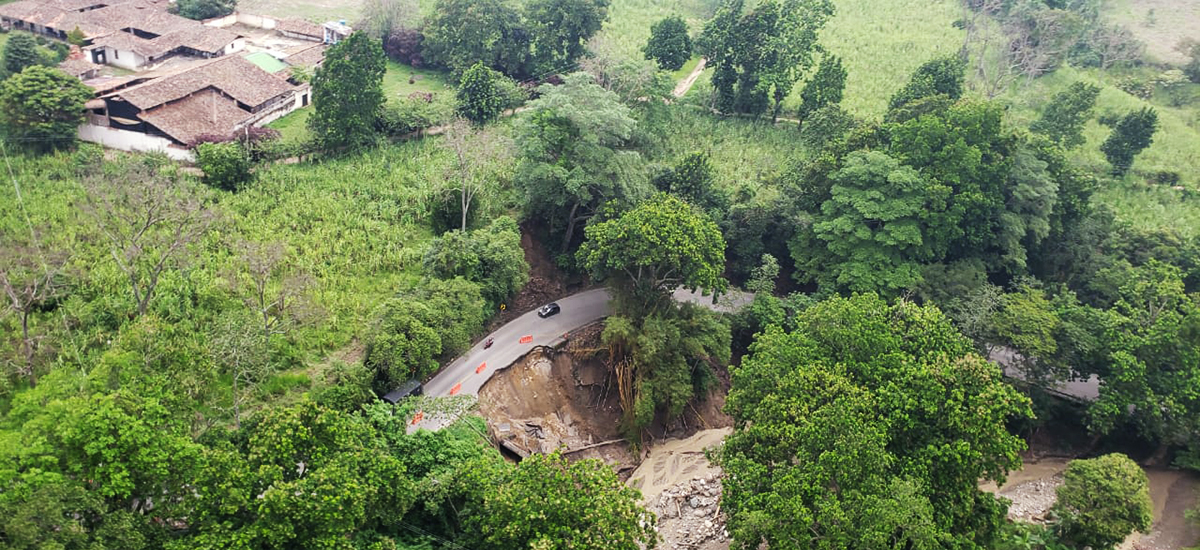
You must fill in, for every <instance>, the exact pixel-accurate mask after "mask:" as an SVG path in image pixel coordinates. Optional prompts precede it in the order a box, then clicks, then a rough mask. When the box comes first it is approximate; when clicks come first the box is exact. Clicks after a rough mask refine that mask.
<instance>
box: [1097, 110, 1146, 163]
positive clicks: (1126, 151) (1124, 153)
mask: <svg viewBox="0 0 1200 550" xmlns="http://www.w3.org/2000/svg"><path fill="white" fill-rule="evenodd" d="M1157 130H1158V113H1157V112H1156V111H1155V110H1154V109H1153V108H1151V107H1143V108H1141V109H1139V110H1137V111H1131V112H1129V113H1127V114H1126V115H1125V116H1123V117H1121V119H1120V120H1119V121H1117V124H1116V126H1114V127H1113V131H1112V133H1111V134H1109V135H1108V139H1106V140H1104V143H1103V144H1101V145H1100V151H1101V152H1103V153H1104V158H1106V159H1108V163H1109V164H1111V165H1112V171H1113V174H1115V175H1118V176H1120V175H1124V174H1125V173H1126V172H1128V171H1129V169H1130V168H1131V167H1132V166H1133V157H1136V156H1137V155H1138V153H1141V152H1142V151H1143V150H1144V149H1145V148H1147V147H1149V146H1150V143H1152V142H1153V141H1154V132H1156V131H1157Z"/></svg>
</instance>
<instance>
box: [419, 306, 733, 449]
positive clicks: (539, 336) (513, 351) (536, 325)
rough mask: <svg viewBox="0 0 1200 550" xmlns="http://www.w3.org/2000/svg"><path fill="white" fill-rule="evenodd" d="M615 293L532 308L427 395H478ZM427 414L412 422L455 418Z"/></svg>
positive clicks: (453, 367) (601, 311) (600, 309)
mask: <svg viewBox="0 0 1200 550" xmlns="http://www.w3.org/2000/svg"><path fill="white" fill-rule="evenodd" d="M674 297H675V299H676V300H677V301H680V302H691V303H694V304H699V305H703V306H705V307H708V308H710V309H712V310H714V311H722V312H731V311H736V310H738V309H740V308H741V307H742V306H744V305H746V304H748V303H750V301H751V300H753V299H754V295H752V294H750V293H747V292H741V291H733V292H730V293H729V294H726V295H725V296H722V297H721V298H720V299H719V300H718V301H717V303H716V304H714V303H713V300H712V296H703V295H701V294H699V293H693V292H689V291H687V290H684V289H680V290H677V291H676V292H675V294H674ZM609 298H610V295H609V293H608V289H605V288H598V289H595V290H588V291H584V292H580V293H578V294H572V295H571V296H567V297H566V298H561V299H559V300H557V302H558V305H559V307H561V308H562V311H561V312H560V313H559V314H557V315H554V316H551V317H547V318H545V319H543V318H541V317H538V315H537V311H531V312H529V313H526V314H524V315H522V316H520V317H517V318H516V319H513V320H512V321H509V322H508V323H506V324H505V325H504V326H502V327H500V328H499V329H497V330H496V331H495V332H493V333H491V334H489V335H487V336H486V337H484V338H483V340H480V342H479V343H478V344H475V345H474V346H472V347H471V349H469V350H467V352H466V353H464V354H463V355H461V356H459V357H458V358H457V359H455V360H454V362H452V363H450V364H449V365H447V366H446V368H444V369H442V371H441V372H439V373H438V374H437V375H436V376H434V377H433V378H432V379H431V380H429V382H427V383H426V384H425V395H426V396H429V397H449V396H450V395H451V392H453V395H473V396H478V395H479V389H480V388H482V387H483V385H484V383H486V382H487V381H488V380H489V379H490V378H491V377H492V375H493V374H495V373H496V371H498V370H500V369H504V368H507V367H508V366H509V365H512V364H513V363H515V362H516V361H517V360H518V359H520V358H521V357H522V356H524V355H525V354H526V353H529V350H531V349H533V348H534V347H535V346H554V345H557V344H559V343H561V342H562V338H563V335H565V334H566V333H568V332H571V331H573V330H575V329H579V328H583V327H585V326H587V325H589V324H592V323H594V322H596V321H599V320H600V319H603V318H605V317H608V316H609V315H610V314H611V313H612V310H611V309H610V308H609V305H608V302H609ZM527 336H528V337H530V338H529V341H528V342H525V343H522V342H521V339H522V338H524V337H527ZM488 338H491V339H492V340H493V343H492V347H490V348H488V349H483V342H485V341H487V339H488ZM481 366H482V367H483V368H482V369H480V367H481ZM477 371H478V372H477ZM422 416H423V418H422V420H421V421H420V422H417V423H416V424H415V425H410V426H409V431H413V430H415V429H418V428H426V429H431V430H436V429H438V428H441V427H443V426H445V425H446V424H448V423H449V422H450V421H451V420H452V418H435V417H434V416H433V415H430V416H428V417H425V416H424V415H422Z"/></svg>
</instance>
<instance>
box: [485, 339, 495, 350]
mask: <svg viewBox="0 0 1200 550" xmlns="http://www.w3.org/2000/svg"><path fill="white" fill-rule="evenodd" d="M493 342H495V340H494V339H492V338H488V339H487V340H485V341H484V342H483V349H488V348H490V347H492V343H493Z"/></svg>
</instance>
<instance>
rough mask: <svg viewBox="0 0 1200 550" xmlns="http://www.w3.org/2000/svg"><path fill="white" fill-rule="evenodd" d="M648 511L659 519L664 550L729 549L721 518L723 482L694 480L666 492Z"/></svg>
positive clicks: (709, 478)
mask: <svg viewBox="0 0 1200 550" xmlns="http://www.w3.org/2000/svg"><path fill="white" fill-rule="evenodd" d="M647 508H649V509H650V511H651V512H654V513H655V515H657V516H658V534H659V535H661V536H662V546H661V548H670V549H680V550H683V549H688V550H717V549H726V548H729V533H728V532H726V531H725V516H723V515H721V479H720V476H718V475H715V474H708V475H706V476H703V477H694V478H692V479H690V480H687V481H684V482H681V483H677V484H675V485H672V486H671V487H668V488H667V489H665V490H663V492H661V493H659V495H658V497H657V498H655V499H653V500H652V501H651V502H650V503H648V505H647Z"/></svg>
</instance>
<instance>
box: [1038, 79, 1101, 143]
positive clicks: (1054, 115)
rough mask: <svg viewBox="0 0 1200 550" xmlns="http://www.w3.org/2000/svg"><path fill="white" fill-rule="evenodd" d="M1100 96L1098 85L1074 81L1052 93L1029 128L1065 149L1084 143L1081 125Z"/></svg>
mask: <svg viewBox="0 0 1200 550" xmlns="http://www.w3.org/2000/svg"><path fill="white" fill-rule="evenodd" d="M1099 96H1100V87H1099V86H1096V85H1094V84H1089V83H1087V82H1075V83H1073V84H1071V86H1070V87H1068V88H1067V89H1066V90H1063V91H1061V92H1059V93H1057V94H1054V97H1053V98H1051V99H1050V103H1049V104H1048V105H1046V109H1045V110H1043V111H1042V116H1041V118H1039V119H1037V120H1036V121H1034V122H1033V124H1031V125H1029V129H1030V130H1032V131H1034V132H1037V133H1039V134H1043V135H1045V136H1046V137H1048V138H1050V140H1051V141H1053V142H1055V143H1057V144H1059V145H1062V146H1063V147H1065V148H1067V149H1071V148H1074V147H1078V146H1080V145H1083V141H1084V140H1083V126H1084V125H1085V124H1087V121H1088V120H1090V119H1091V118H1092V110H1093V109H1094V108H1095V106H1096V98H1097V97H1099Z"/></svg>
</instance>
